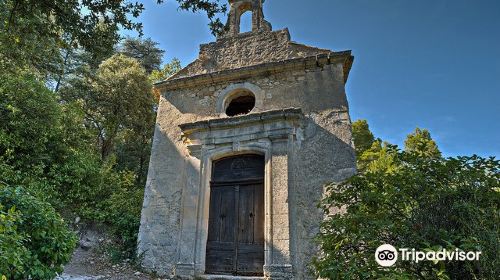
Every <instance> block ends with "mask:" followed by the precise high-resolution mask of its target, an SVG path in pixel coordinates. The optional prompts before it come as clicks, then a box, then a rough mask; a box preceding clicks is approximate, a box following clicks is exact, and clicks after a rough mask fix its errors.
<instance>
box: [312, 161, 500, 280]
mask: <svg viewBox="0 0 500 280" xmlns="http://www.w3.org/2000/svg"><path fill="white" fill-rule="evenodd" d="M328 190H329V192H330V193H329V195H328V196H327V197H326V198H325V199H324V201H323V203H322V206H323V209H324V210H325V211H326V212H327V213H330V214H329V215H328V219H327V220H326V221H325V222H324V223H323V224H322V227H321V234H320V236H319V241H320V244H321V248H322V250H323V254H322V256H320V257H318V258H317V259H316V260H315V262H314V264H315V267H316V269H317V271H318V274H319V275H320V276H321V277H323V278H328V279H497V278H496V277H497V276H498V275H500V259H499V258H498V252H499V251H500V244H499V240H500V236H499V231H498V225H499V224H500V213H499V209H500V163H499V161H498V160H495V159H493V158H490V159H484V158H480V157H477V156H472V157H459V158H449V159H441V158H434V159H432V158H421V157H418V156H415V155H410V154H408V153H405V152H395V153H394V154H393V161H392V166H391V168H386V167H384V168H373V169H371V170H369V171H367V172H365V173H362V174H359V175H357V176H355V177H353V178H351V179H350V180H349V181H348V182H346V183H344V184H340V185H331V186H329V187H328ZM332 209H337V210H336V211H331V210H332ZM339 209H342V210H341V211H339ZM384 243H387V244H391V245H393V246H395V247H396V248H410V249H411V248H415V249H416V250H421V251H426V250H432V251H438V250H441V249H443V248H444V249H447V250H451V251H453V250H455V249H456V248H459V249H461V250H464V251H482V254H481V257H480V259H479V261H438V262H429V261H424V262H419V263H418V264H416V263H414V262H408V261H404V262H403V261H398V262H397V263H396V264H395V265H394V266H392V267H390V268H382V267H379V266H378V265H377V263H376V262H375V258H374V253H375V250H376V248H377V247H378V246H380V245H382V244H384Z"/></svg>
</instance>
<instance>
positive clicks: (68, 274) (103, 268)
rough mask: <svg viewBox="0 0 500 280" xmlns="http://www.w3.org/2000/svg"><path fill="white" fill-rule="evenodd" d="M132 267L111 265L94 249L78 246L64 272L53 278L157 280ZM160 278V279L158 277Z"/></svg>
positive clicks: (76, 279)
mask: <svg viewBox="0 0 500 280" xmlns="http://www.w3.org/2000/svg"><path fill="white" fill-rule="evenodd" d="M158 279H159V278H154V277H152V276H150V275H147V274H144V273H142V272H140V271H137V270H136V269H134V268H133V267H132V266H131V265H130V264H128V263H121V264H116V265H112V264H111V263H110V262H109V261H108V260H107V258H106V257H104V256H102V253H101V254H100V253H98V252H97V250H95V249H89V250H84V249H82V248H78V249H76V250H75V252H74V253H73V257H72V259H71V262H70V263H68V264H67V265H66V266H65V268H64V273H63V274H62V275H61V276H59V277H57V278H56V279H55V280H158ZM160 280H161V279H160Z"/></svg>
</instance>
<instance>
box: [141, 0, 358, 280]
mask: <svg viewBox="0 0 500 280" xmlns="http://www.w3.org/2000/svg"><path fill="white" fill-rule="evenodd" d="M230 3H231V12H230V15H229V22H228V28H227V30H228V31H227V33H226V34H225V35H224V36H221V37H220V38H218V39H217V41H216V42H214V43H210V44H206V45H202V46H201V50H200V55H199V58H198V59H197V60H196V61H194V62H193V63H191V64H189V65H188V66H187V67H186V68H184V69H183V70H181V71H180V72H179V73H177V74H176V75H174V76H173V77H171V78H169V79H168V80H166V81H164V82H161V83H158V84H157V85H156V88H157V89H158V90H160V91H161V92H162V95H161V99H160V106H159V109H158V118H157V123H156V131H155V136H154V141H153V152H152V155H151V161H150V167H149V174H148V181H147V186H146V191H145V198H144V207H143V211H142V219H141V228H140V233H139V245H138V246H139V252H140V253H141V254H143V257H144V261H143V265H144V267H145V268H147V269H149V270H151V271H156V272H157V273H159V274H161V275H165V276H179V277H181V278H187V279H193V278H196V277H199V278H206V279H225V278H224V277H223V276H213V275H206V274H205V262H206V255H205V254H206V246H207V235H208V220H209V217H208V213H209V207H210V178H211V177H210V176H211V172H212V170H211V169H212V162H214V161H215V160H218V159H221V158H225V157H228V156H233V155H241V154H249V153H250V154H260V155H263V156H264V158H265V179H264V194H265V202H264V206H263V207H264V209H265V221H264V239H265V249H264V252H263V253H264V260H265V265H264V268H263V277H260V278H259V277H256V279H264V278H265V279H314V277H313V274H312V273H311V272H310V270H309V264H310V260H311V259H312V257H313V256H314V254H315V253H316V250H317V247H316V245H315V243H314V241H313V238H314V236H315V235H316V234H317V232H318V230H319V222H320V221H321V219H322V213H321V211H320V210H319V209H318V208H317V207H316V206H317V202H318V201H319V200H320V198H321V197H322V195H323V187H324V185H325V183H328V182H332V181H340V180H343V179H345V178H347V177H348V176H351V175H352V174H353V173H354V172H355V156H354V150H353V146H352V139H351V122H350V117H349V112H348V104H347V99H346V94H345V82H346V81H347V77H348V74H349V70H350V68H351V65H352V61H353V57H352V56H351V54H350V52H349V51H346V52H332V51H328V50H323V49H318V48H312V47H308V46H304V45H300V44H297V43H294V42H292V41H290V36H289V33H288V30H286V29H285V30H280V31H271V26H270V24H269V23H267V22H266V21H265V20H264V16H263V12H262V3H261V0H233V1H230ZM246 10H250V11H252V12H253V16H254V17H253V30H252V32H248V33H244V34H238V31H239V27H237V25H238V24H239V16H240V15H241V13H242V12H244V11H246ZM242 90H244V91H245V92H250V93H251V94H252V96H253V98H254V99H255V106H254V107H253V109H252V110H251V112H250V113H249V114H247V115H241V116H235V117H228V116H227V115H226V108H227V106H228V104H229V103H230V102H231V100H233V99H234V98H235V97H236V96H238V94H240V92H241V91H242ZM214 277H215V278H214ZM240 278H244V277H237V279H240ZM233 279H234V278H233Z"/></svg>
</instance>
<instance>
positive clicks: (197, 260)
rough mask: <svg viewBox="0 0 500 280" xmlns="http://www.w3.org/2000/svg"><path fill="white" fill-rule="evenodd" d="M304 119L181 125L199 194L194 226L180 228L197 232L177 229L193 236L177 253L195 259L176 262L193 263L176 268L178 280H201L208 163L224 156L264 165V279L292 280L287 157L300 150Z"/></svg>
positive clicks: (283, 113) (282, 115)
mask: <svg viewBox="0 0 500 280" xmlns="http://www.w3.org/2000/svg"><path fill="white" fill-rule="evenodd" d="M303 118H304V116H303V114H302V111H301V110H300V109H295V108H290V109H283V110H274V111H266V112H262V113H255V114H249V115H245V116H240V117H233V118H222V119H212V120H207V121H201V122H195V123H187V124H182V125H180V128H181V130H182V139H183V141H184V143H185V145H186V146H187V148H188V150H189V152H190V155H191V157H194V158H197V159H198V160H200V173H201V176H200V186H199V189H198V192H197V193H196V194H194V195H193V194H191V199H196V200H197V213H196V223H185V222H182V226H183V227H185V225H194V224H195V225H196V227H195V228H192V229H190V228H183V229H182V230H181V232H183V233H186V232H194V234H193V235H190V236H188V235H186V234H183V236H181V242H182V243H183V244H184V245H183V246H187V247H186V248H185V250H181V253H180V254H186V253H188V252H190V253H191V254H193V255H192V257H191V258H186V257H182V258H180V259H183V260H186V259H191V261H190V262H189V263H178V264H177V266H176V274H177V275H192V276H203V275H204V273H205V261H206V244H207V238H208V218H209V205H210V180H211V175H212V162H213V161H215V160H218V159H221V158H225V157H228V156H234V155H241V154H259V155H263V156H264V161H265V172H264V211H265V221H264V240H265V248H264V252H265V256H264V258H265V260H264V261H265V265H264V276H265V278H266V279H291V278H290V277H291V275H292V266H291V264H290V263H291V260H290V248H289V243H290V235H289V233H290V229H289V221H288V181H287V178H288V163H287V158H288V152H289V150H290V147H291V146H293V145H300V139H302V138H303V136H302V131H303V129H302V126H303ZM183 196H185V194H184V193H183ZM183 199H189V198H185V197H183ZM184 211H189V209H186V210H183V212H184ZM278 213H279V217H277V215H278ZM274 219H276V220H274ZM193 238H194V241H195V242H193ZM191 244H192V245H191ZM192 246H194V247H193V248H189V247H192ZM193 252H194V253H193ZM203 277H213V276H208V275H207V276H203ZM221 277H222V276H221ZM206 279H210V278H206ZM217 279H222V278H220V277H219V278H217ZM224 279H226V278H224ZM227 279H230V278H227ZM233 279H234V278H233ZM238 279H240V278H238ZM241 279H243V278H241ZM252 279H256V278H252Z"/></svg>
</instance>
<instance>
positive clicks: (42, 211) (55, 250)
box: [0, 185, 77, 280]
mask: <svg viewBox="0 0 500 280" xmlns="http://www.w3.org/2000/svg"><path fill="white" fill-rule="evenodd" d="M0 205H1V207H0V269H1V271H2V274H3V275H5V276H6V277H7V279H9V280H10V279H13V280H16V279H40V280H43V279H53V278H54V277H55V276H56V274H57V273H59V272H62V270H63V265H64V264H66V263H67V262H68V261H69V260H70V258H71V254H72V252H73V250H74V248H75V245H76V240H77V239H76V236H75V234H74V233H73V232H71V231H70V230H69V229H68V227H67V225H66V223H65V222H64V221H63V219H62V218H61V217H60V216H59V214H57V213H56V211H55V210H54V208H52V206H51V205H50V204H48V203H46V202H43V201H41V200H39V199H37V198H36V197H34V196H32V195H30V194H29V193H28V192H27V191H26V190H25V189H24V188H22V187H7V186H3V185H0Z"/></svg>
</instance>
